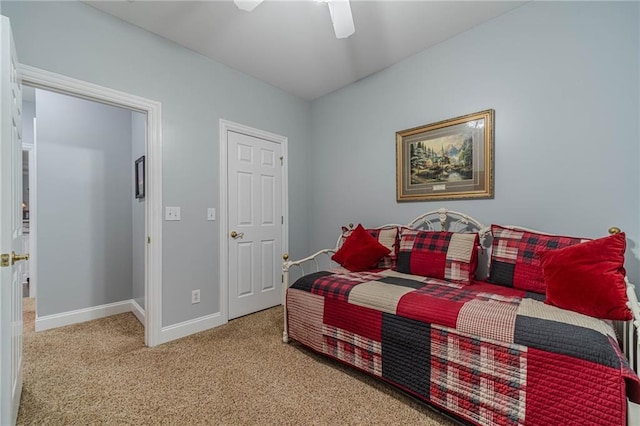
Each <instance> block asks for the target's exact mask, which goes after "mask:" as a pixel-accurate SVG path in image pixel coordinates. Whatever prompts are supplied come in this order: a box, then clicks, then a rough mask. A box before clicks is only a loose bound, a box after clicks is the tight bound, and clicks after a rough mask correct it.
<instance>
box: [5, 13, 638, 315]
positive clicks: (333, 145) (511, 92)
mask: <svg viewBox="0 0 640 426" xmlns="http://www.w3.org/2000/svg"><path fill="white" fill-rule="evenodd" d="M2 13H3V14H4V15H6V16H8V17H9V18H10V19H11V22H12V26H13V32H14V37H15V39H16V45H17V47H18V51H19V58H20V61H21V62H22V63H24V64H27V65H31V66H35V67H38V68H42V69H45V70H48V71H52V72H56V73H60V74H63V75H68V76H71V77H74V78H78V79H81V80H85V81H89V82H92V83H95V84H99V85H102V86H106V87H111V88H114V89H117V90H121V91H124V92H129V93H133V94H136V95H139V96H143V97H146V98H149V99H153V100H157V101H160V102H162V106H163V154H164V164H163V166H164V170H163V171H164V181H163V185H164V187H163V189H164V193H163V203H164V205H169V206H171V205H181V206H183V216H184V218H183V220H182V221H181V222H180V223H179V224H178V226H168V224H165V226H164V228H163V232H164V234H163V260H164V265H163V266H164V269H163V274H162V284H163V294H162V296H163V301H164V303H165V305H164V306H163V311H162V312H163V316H162V326H163V327H169V326H172V325H176V324H181V323H184V322H187V321H191V320H197V319H198V318H201V317H204V316H207V315H211V314H214V313H216V312H219V310H220V304H221V303H220V296H219V294H220V293H219V289H220V281H219V279H218V269H219V265H218V258H219V255H220V253H219V249H218V245H219V244H218V243H219V239H220V235H219V232H218V229H217V226H205V225H206V222H200V221H198V220H197V219H196V217H197V215H198V214H199V213H198V212H204V211H205V210H206V208H207V207H212V206H214V207H215V206H218V199H219V181H218V170H217V164H218V146H217V139H218V120H219V119H220V118H224V119H228V120H232V121H234V122H238V123H243V124H246V125H249V126H252V127H256V128H260V129H264V130H267V131H270V132H274V133H277V134H281V135H286V136H287V137H288V139H289V152H288V159H289V199H290V202H289V212H288V214H289V235H290V239H289V252H290V254H291V256H292V257H296V258H299V257H302V256H304V255H306V254H309V253H311V252H313V251H315V250H316V249H319V248H322V247H326V246H331V245H332V244H333V242H334V241H335V236H334V234H333V233H330V232H327V230H328V229H335V234H337V232H338V230H339V227H340V226H341V225H344V224H345V223H348V222H356V221H357V222H362V223H365V224H370V225H372V226H374V225H378V224H382V223H387V222H406V221H408V220H409V219H411V218H413V217H415V216H417V215H418V214H420V213H422V212H424V211H426V210H428V209H430V208H431V207H432V206H431V204H434V205H433V207H434V208H435V207H440V206H445V207H450V208H455V209H457V210H461V211H465V212H469V213H470V214H473V215H474V216H475V217H477V218H479V219H481V220H482V221H483V222H491V221H493V222H498V223H516V224H520V225H523V226H529V227H532V228H537V229H541V230H545V231H548V232H559V233H566V234H571V235H582V236H585V237H598V236H602V235H604V233H605V232H606V229H607V228H608V227H609V226H612V225H615V226H619V227H620V228H622V229H623V230H625V231H626V233H627V236H628V241H629V246H630V250H628V252H627V259H626V260H627V265H626V266H627V270H628V274H629V277H630V279H631V280H632V281H633V282H638V281H639V279H640V265H639V263H638V259H637V256H638V254H637V244H638V241H640V230H639V227H638V219H637V218H638V216H639V213H640V197H639V195H640V176H639V172H638V170H639V167H638V166H639V163H640V152H639V140H640V130H639V125H638V118H639V116H640V106H639V100H638V97H639V94H640V93H639V92H640V88H639V83H638V80H639V75H640V73H639V69H638V57H639V55H640V47H639V43H640V36H639V35H638V32H639V24H638V21H639V19H638V17H639V11H638V5H637V3H634V2H630V3H622V2H621V3H610V2H606V3H605V2H601V3H600V2H596V3H574V2H552V3H547V2H544V3H534V2H532V3H527V4H525V5H523V6H521V7H519V8H516V9H514V10H512V11H510V12H508V13H506V14H505V15H503V16H500V17H498V18H495V19H494V20H492V21H489V22H486V23H484V24H482V25H479V26H477V27H475V28H473V29H471V30H469V31H467V32H464V33H462V34H459V35H457V36H455V37H453V38H451V39H449V40H446V41H444V42H442V43H440V44H438V45H436V46H434V47H432V48H430V49H428V50H426V51H424V52H422V53H419V54H417V55H415V56H413V57H411V58H408V59H406V60H404V61H402V62H400V63H398V64H396V65H394V66H392V67H390V68H388V69H386V70H384V71H381V72H379V73H377V74H375V75H372V76H370V77H368V78H366V79H363V80H361V81H359V82H357V83H354V84H352V85H350V86H347V87H345V88H343V89H341V90H338V91H336V92H334V93H331V94H329V95H327V96H324V97H321V98H319V99H315V100H313V101H305V100H303V99H300V98H296V97H294V96H292V95H290V94H288V93H285V92H283V91H281V90H279V89H276V88H275V87H273V86H269V85H267V84H265V83H262V82H260V81H258V80H256V79H254V78H251V77H248V76H246V75H244V74H242V73H240V72H238V71H235V70H232V69H230V68H228V67H226V66H224V65H222V64H220V63H217V62H214V61H212V60H209V59H207V58H204V57H202V56H200V55H198V54H195V53H193V52H191V51H188V50H186V49H183V48H181V47H179V46H177V45H175V44H172V43H169V42H167V41H166V40H164V39H160V38H159V37H157V36H155V35H152V34H150V33H148V32H146V31H144V30H141V29H139V28H136V27H133V26H131V25H129V24H126V23H124V22H122V21H120V20H117V19H115V18H113V17H111V16H109V15H106V14H104V13H102V12H100V11H97V10H95V9H93V8H91V7H88V6H86V5H84V4H79V3H66V2H65V3H56V2H54V3H33V2H26V3H19V2H3V3H2ZM185 82H187V83H188V84H185ZM487 108H492V109H494V110H495V111H496V150H495V154H496V158H495V164H496V182H495V187H496V193H495V199H493V200H476V201H451V202H443V203H430V204H428V205H426V204H425V203H403V204H398V203H396V201H395V162H394V161H393V157H394V134H395V132H396V131H398V130H402V129H406V128H410V127H414V126H419V125H423V124H427V123H432V122H436V121H439V120H444V119H448V118H451V117H456V116H459V115H463V114H467V113H471V112H475V111H481V110H484V109H487ZM558 159H563V161H561V162H560V161H559V160H558ZM194 173H195V175H194ZM187 187H188V188H190V190H189V191H185V190H184V188H187ZM435 204H437V205H435ZM189 211H190V212H191V214H190V215H189V214H187V213H189ZM203 223H204V224H205V225H203ZM171 225H174V224H171ZM183 247H191V248H192V249H193V250H190V251H189V252H185V251H183V250H182V248H183ZM185 277H190V281H195V282H200V283H202V287H201V288H202V302H201V303H200V304H199V305H197V308H194V307H193V306H192V305H191V303H190V297H189V296H190V292H191V288H190V287H189V288H185V286H189V285H190V284H186V285H185ZM194 288H195V287H194ZM187 293H188V294H189V296H185V295H187Z"/></svg>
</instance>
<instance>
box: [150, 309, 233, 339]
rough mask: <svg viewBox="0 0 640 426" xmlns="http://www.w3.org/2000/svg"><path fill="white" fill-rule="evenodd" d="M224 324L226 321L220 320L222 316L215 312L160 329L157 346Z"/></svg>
mask: <svg viewBox="0 0 640 426" xmlns="http://www.w3.org/2000/svg"><path fill="white" fill-rule="evenodd" d="M225 322H226V321H224V320H223V319H222V314H221V313H220V312H217V313H215V314H211V315H207V316H204V317H200V318H195V319H192V320H189V321H185V322H181V323H179V324H173V325H169V326H167V327H162V329H161V330H160V342H159V344H162V343H167V342H170V341H172V340H176V339H180V338H182V337H187V336H189V335H191V334H194V333H199V332H201V331H205V330H209V329H210V328H214V327H218V326H220V325H223V324H224V323H225Z"/></svg>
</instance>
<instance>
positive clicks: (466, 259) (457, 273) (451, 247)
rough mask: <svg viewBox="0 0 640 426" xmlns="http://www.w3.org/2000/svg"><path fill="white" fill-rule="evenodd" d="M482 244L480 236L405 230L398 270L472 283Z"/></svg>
mask: <svg viewBox="0 0 640 426" xmlns="http://www.w3.org/2000/svg"><path fill="white" fill-rule="evenodd" d="M479 245H480V242H479V238H478V234H466V233H460V232H432V231H418V230H415V229H407V230H403V231H402V234H401V235H400V252H399V253H398V265H397V267H396V270H397V271H398V272H403V273H406V274H413V275H421V276H423V277H430V278H438V279H446V280H449V281H453V282H456V283H461V284H471V282H472V281H473V275H474V274H475V271H476V266H477V265H478V247H479Z"/></svg>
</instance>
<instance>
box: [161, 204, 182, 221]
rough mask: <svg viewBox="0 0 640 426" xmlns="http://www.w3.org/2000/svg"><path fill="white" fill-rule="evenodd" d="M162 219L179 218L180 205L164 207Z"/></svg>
mask: <svg viewBox="0 0 640 426" xmlns="http://www.w3.org/2000/svg"><path fill="white" fill-rule="evenodd" d="M164 220H180V207H168V206H166V207H165V208H164Z"/></svg>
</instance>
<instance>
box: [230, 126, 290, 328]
mask: <svg viewBox="0 0 640 426" xmlns="http://www.w3.org/2000/svg"><path fill="white" fill-rule="evenodd" d="M229 131H232V132H236V133H241V134H243V135H247V136H252V137H256V138H260V139H264V140H267V141H270V142H274V143H277V144H280V146H281V147H282V157H283V161H282V216H283V220H282V222H283V223H282V250H283V253H288V252H289V170H288V166H287V159H288V157H289V156H288V153H289V151H288V148H287V146H288V141H289V139H288V138H287V137H286V136H281V135H277V134H275V133H270V132H267V131H264V130H260V129H255V128H253V127H249V126H245V125H244V124H239V123H234V122H233V121H229V120H225V119H222V118H221V119H220V143H219V146H220V151H219V155H220V158H219V163H220V203H219V205H220V211H219V218H220V228H219V229H220V234H219V238H220V256H219V262H220V314H221V316H222V321H223V324H224V323H227V322H228V321H229V299H228V297H229V291H228V290H229V239H228V238H227V235H228V234H229V218H228V212H227V207H228V195H229V194H228V189H229V187H228V185H229V182H228V176H227V171H228V165H227V153H228V146H229V140H228V136H227V134H228V132H229ZM275 266H276V268H281V266H282V265H281V264H277V265H275Z"/></svg>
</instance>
